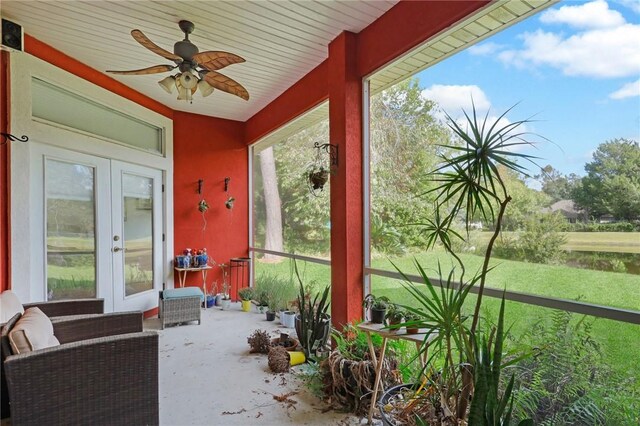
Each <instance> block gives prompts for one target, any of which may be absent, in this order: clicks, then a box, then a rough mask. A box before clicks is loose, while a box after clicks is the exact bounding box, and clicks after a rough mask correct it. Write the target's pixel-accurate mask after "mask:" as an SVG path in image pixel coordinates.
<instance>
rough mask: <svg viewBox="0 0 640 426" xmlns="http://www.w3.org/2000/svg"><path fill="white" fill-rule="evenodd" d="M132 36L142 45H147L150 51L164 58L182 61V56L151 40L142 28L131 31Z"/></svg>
mask: <svg viewBox="0 0 640 426" xmlns="http://www.w3.org/2000/svg"><path fill="white" fill-rule="evenodd" d="M131 36H132V37H133V38H134V39H135V40H136V41H137V42H138V43H140V44H141V45H143V46H144V47H146V48H147V49H149V50H150V51H152V52H153V53H155V54H157V55H160V56H162V57H163V58H166V59H169V60H172V61H177V62H182V58H181V57H180V56H178V55H176V54H174V53H171V52H169V51H168V50H165V49H163V48H162V47H160V46H158V45H157V44H155V43H154V42H152V41H151V40H149V38H148V37H147V36H146V35H144V34H143V33H142V31H140V30H133V31H131Z"/></svg>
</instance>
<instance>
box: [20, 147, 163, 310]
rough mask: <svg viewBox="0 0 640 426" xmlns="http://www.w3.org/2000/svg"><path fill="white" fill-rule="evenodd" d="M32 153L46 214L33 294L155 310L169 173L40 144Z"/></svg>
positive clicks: (38, 201)
mask: <svg viewBox="0 0 640 426" xmlns="http://www.w3.org/2000/svg"><path fill="white" fill-rule="evenodd" d="M32 156H34V157H35V158H33V157H32V160H34V161H32V162H31V164H32V165H33V170H32V176H33V177H34V178H35V179H33V180H32V182H44V185H43V186H40V185H36V187H35V188H33V190H32V196H33V197H34V199H33V204H32V205H34V206H36V211H41V212H42V213H43V220H42V221H40V222H41V223H42V229H41V232H38V229H35V231H36V232H34V233H33V234H32V244H31V245H32V247H33V250H32V253H33V254H36V256H34V259H42V262H38V261H34V262H31V265H32V266H31V268H32V294H38V293H40V292H42V293H43V294H42V293H41V294H42V295H43V296H44V297H42V299H46V300H62V299H73V298H85V297H101V298H104V299H105V310H106V311H123V310H142V311H145V310H148V309H151V308H153V307H155V306H156V304H157V291H158V290H159V289H161V288H162V277H163V275H164V274H163V254H162V253H163V242H162V232H163V229H164V224H163V221H164V219H163V214H162V212H163V208H162V206H163V196H162V172H161V171H159V170H155V169H151V168H147V167H143V166H139V165H133V164H128V163H125V162H121V161H116V160H109V159H105V158H101V157H97V156H93V155H87V154H81V153H77V152H74V151H69V150H64V149H60V148H54V147H50V146H45V145H39V144H37V145H36V144H34V146H33V150H32ZM39 178H40V179H39ZM40 206H41V207H42V208H39V207H40ZM43 246H44V253H43V254H44V256H42V255H41V256H37V253H38V251H40V250H42V247H43ZM38 247H40V249H38ZM40 253H42V251H40ZM39 277H41V278H42V279H41V280H40V279H38V278H39ZM43 284H44V286H43ZM38 287H40V288H38Z"/></svg>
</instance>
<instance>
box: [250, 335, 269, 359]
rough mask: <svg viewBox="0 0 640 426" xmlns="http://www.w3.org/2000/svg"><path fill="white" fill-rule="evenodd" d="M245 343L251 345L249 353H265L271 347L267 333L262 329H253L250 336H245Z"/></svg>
mask: <svg viewBox="0 0 640 426" xmlns="http://www.w3.org/2000/svg"><path fill="white" fill-rule="evenodd" d="M247 343H249V346H251V350H250V351H249V352H250V353H260V354H267V353H269V348H270V347H271V339H270V338H269V334H268V333H267V332H266V331H264V330H254V331H253V333H252V334H251V336H249V337H247Z"/></svg>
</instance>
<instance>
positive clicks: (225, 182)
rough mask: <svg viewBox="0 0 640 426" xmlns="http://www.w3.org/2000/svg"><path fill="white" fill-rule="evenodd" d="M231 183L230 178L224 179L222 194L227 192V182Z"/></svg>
mask: <svg viewBox="0 0 640 426" xmlns="http://www.w3.org/2000/svg"><path fill="white" fill-rule="evenodd" d="M230 181H231V178H230V177H226V178H224V192H229V182H230Z"/></svg>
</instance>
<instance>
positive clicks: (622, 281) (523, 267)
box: [256, 252, 640, 386]
mask: <svg viewBox="0 0 640 426" xmlns="http://www.w3.org/2000/svg"><path fill="white" fill-rule="evenodd" d="M416 257H417V259H418V260H419V261H420V262H421V264H423V266H424V267H426V268H432V269H434V268H435V267H436V265H437V261H438V259H441V261H442V262H445V260H444V259H445V255H444V253H442V252H432V253H429V254H422V255H418V256H416ZM463 259H464V261H465V262H466V264H467V265H468V269H469V270H470V271H475V270H476V268H478V267H479V266H480V262H481V260H482V259H481V258H480V257H479V256H475V255H463ZM394 262H395V263H396V264H397V265H398V266H399V267H400V268H401V269H402V270H403V271H405V272H408V273H412V274H413V273H415V267H414V266H413V257H412V256H405V257H403V258H397V259H395V260H394ZM493 263H494V264H495V265H497V267H496V268H495V269H494V270H493V271H492V272H491V273H490V276H489V280H488V284H487V285H490V286H492V287H497V288H507V289H509V290H513V291H520V292H526V293H534V294H539V295H548V296H553V297H559V298H566V299H580V300H583V301H589V302H592V303H597V304H603V305H610V306H617V307H623V308H628V309H634V310H640V276H638V275H629V274H621V273H614V272H602V271H593V270H586V269H576V268H570V267H566V266H549V265H538V264H531V263H525V262H516V261H507V260H496V261H495V262H493ZM445 264H446V265H450V263H448V262H447V263H445ZM298 266H299V268H300V269H301V270H304V273H305V276H306V281H311V280H315V281H317V282H318V283H320V284H322V285H324V284H328V283H329V282H330V268H329V267H328V266H323V265H319V264H315V263H305V262H298ZM373 267H375V268H380V269H392V268H393V267H392V266H391V264H390V262H389V260H388V259H376V260H374V262H373ZM267 271H269V272H272V273H275V274H279V275H282V276H286V277H288V276H289V261H288V260H285V261H283V262H280V263H262V262H260V261H258V262H257V263H256V276H259V275H260V273H262V272H267ZM372 289H373V293H374V294H376V295H386V296H388V297H389V298H390V299H391V300H393V301H395V302H398V303H404V304H412V301H411V298H410V297H409V296H408V294H407V293H406V291H405V290H404V289H403V288H402V286H401V285H400V282H399V281H398V280H394V279H391V278H385V277H379V276H374V277H372ZM468 303H469V304H470V305H471V304H473V303H475V297H474V296H473V295H470V296H469V300H468ZM498 307H499V300H497V299H492V298H489V297H487V298H485V299H484V302H483V313H484V314H485V315H489V316H496V314H497V310H498ZM469 309H471V307H469ZM551 312H552V311H551V310H550V309H546V308H540V307H537V306H531V305H526V304H522V303H517V302H509V301H508V302H507V308H506V318H507V321H508V322H509V323H510V324H512V335H513V336H514V337H515V340H516V341H521V342H524V343H526V342H527V341H529V337H528V335H527V333H528V332H529V331H530V330H531V328H532V326H533V324H535V323H536V322H538V321H547V320H548V319H549V317H550V314H551ZM575 317H576V318H578V317H579V316H578V315H576V316H575ZM592 321H593V328H592V333H593V336H594V338H595V339H596V340H597V341H598V342H599V343H600V345H601V348H602V352H603V356H604V359H605V362H606V363H607V364H609V365H611V366H613V368H614V369H615V371H617V372H618V373H620V374H624V375H626V376H633V377H636V378H638V379H640V367H639V365H638V363H637V360H638V358H639V357H640V349H638V348H640V326H637V325H633V324H626V323H621V322H617V321H612V320H606V319H599V318H598V319H596V318H593V319H592ZM636 386H638V385H637V382H636Z"/></svg>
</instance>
